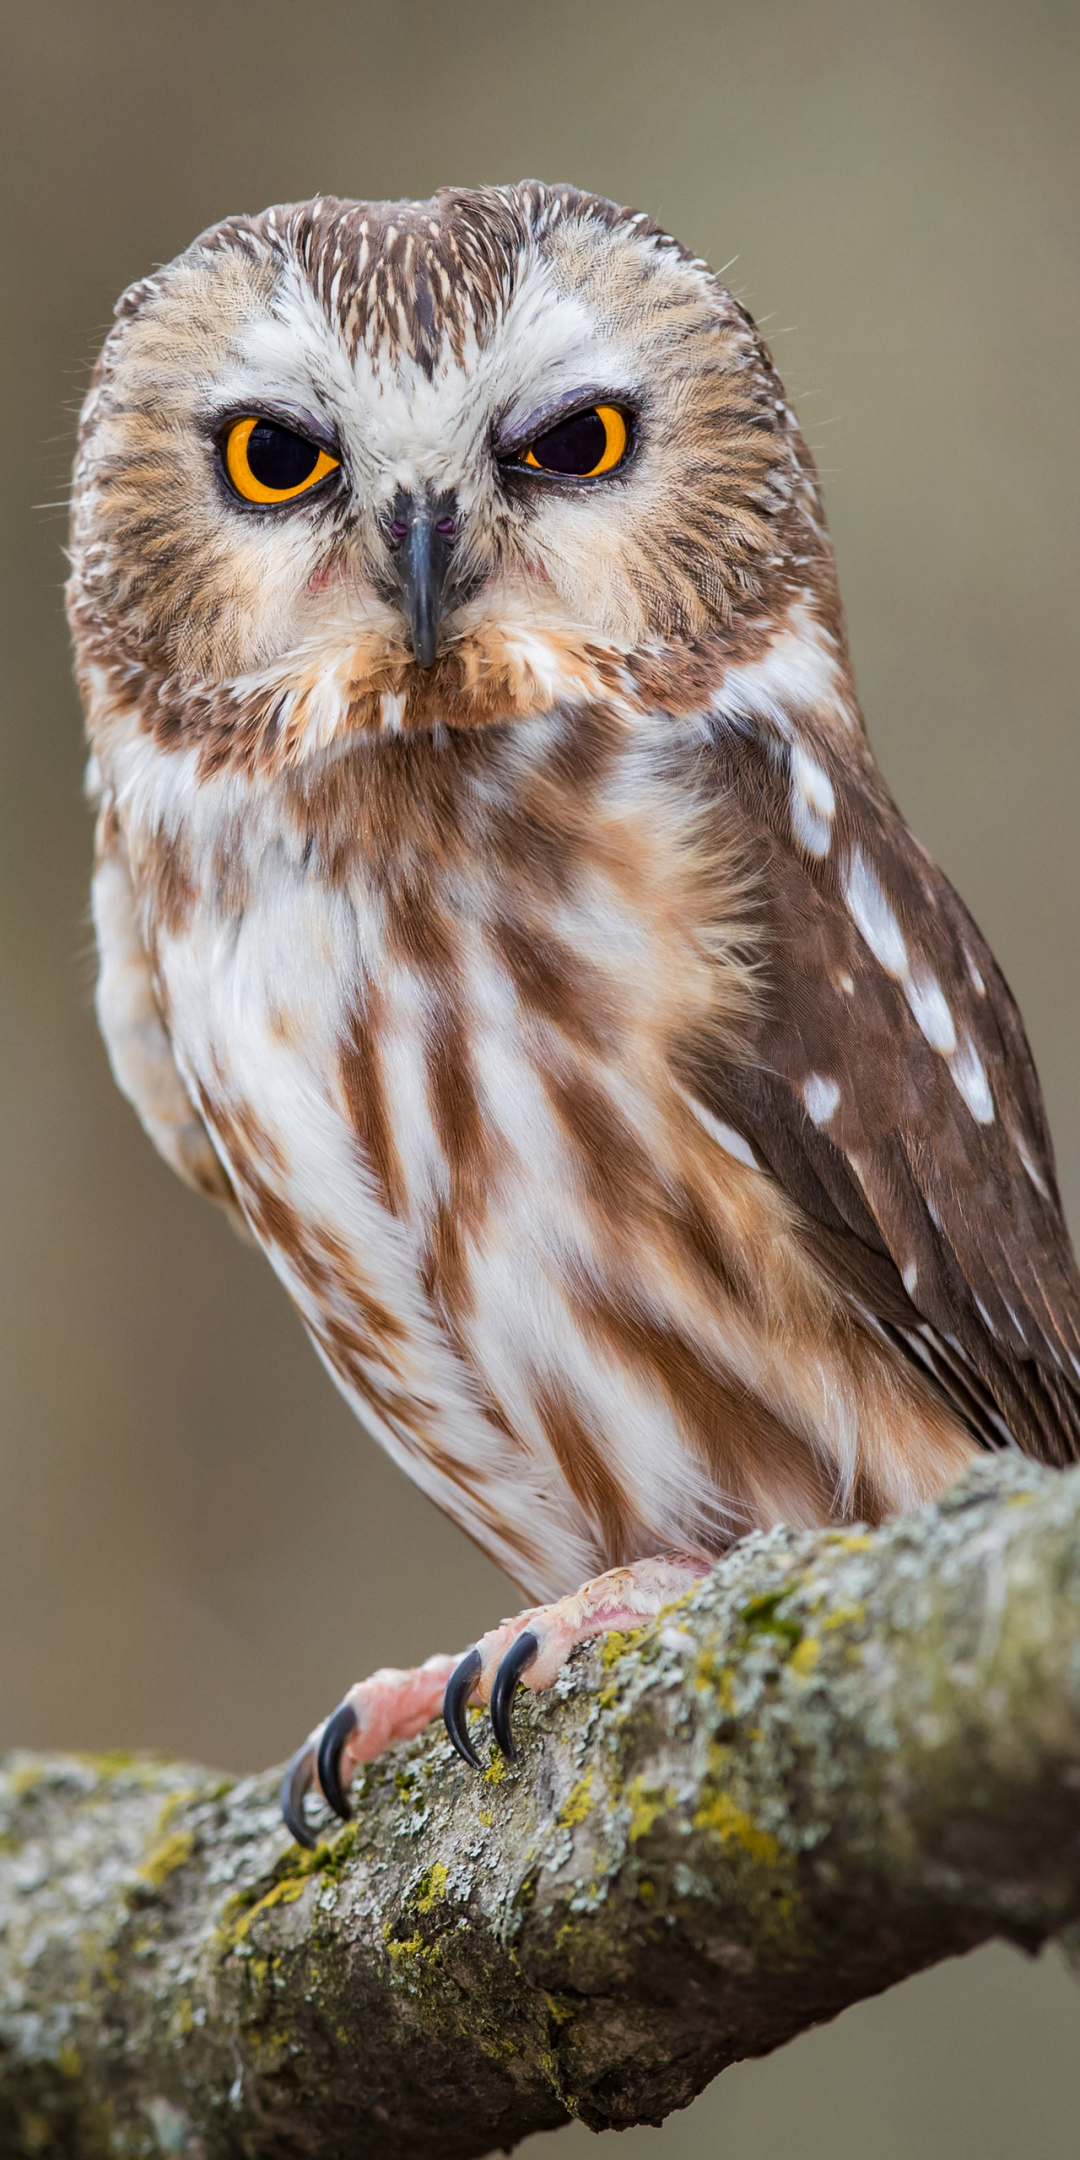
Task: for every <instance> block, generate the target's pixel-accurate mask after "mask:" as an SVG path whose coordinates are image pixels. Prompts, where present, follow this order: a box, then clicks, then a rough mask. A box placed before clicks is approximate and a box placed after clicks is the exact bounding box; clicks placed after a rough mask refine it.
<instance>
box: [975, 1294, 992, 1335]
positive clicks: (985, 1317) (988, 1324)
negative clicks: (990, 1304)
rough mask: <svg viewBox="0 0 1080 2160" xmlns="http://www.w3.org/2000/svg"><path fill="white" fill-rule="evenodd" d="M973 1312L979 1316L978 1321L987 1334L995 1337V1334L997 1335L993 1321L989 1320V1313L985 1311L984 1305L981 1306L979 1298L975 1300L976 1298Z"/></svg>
mask: <svg viewBox="0 0 1080 2160" xmlns="http://www.w3.org/2000/svg"><path fill="white" fill-rule="evenodd" d="M975 1310H976V1312H977V1313H978V1315H979V1318H980V1320H981V1321H982V1324H983V1326H984V1328H986V1330H987V1332H988V1333H989V1334H991V1335H996V1334H997V1329H996V1327H995V1326H994V1323H993V1321H992V1320H991V1318H990V1315H989V1313H988V1312H987V1310H986V1307H985V1305H984V1304H983V1301H982V1299H981V1297H977V1298H976V1300H975Z"/></svg>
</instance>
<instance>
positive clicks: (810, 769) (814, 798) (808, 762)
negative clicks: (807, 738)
mask: <svg viewBox="0 0 1080 2160" xmlns="http://www.w3.org/2000/svg"><path fill="white" fill-rule="evenodd" d="M835 811H836V796H835V794H834V793H833V784H832V781H831V780H830V778H829V775H828V773H827V772H826V771H825V769H824V767H823V766H821V765H819V764H818V762H817V760H816V758H812V757H811V756H810V754H809V752H808V751H806V750H804V749H803V747H802V744H801V743H798V742H796V743H793V744H792V748H791V822H792V825H793V826H794V829H795V838H796V839H797V840H798V841H799V842H800V843H801V845H802V846H803V847H804V848H805V849H806V851H807V853H808V854H809V855H816V856H818V857H819V858H820V857H821V856H823V855H827V854H828V852H829V846H830V843H831V840H832V821H833V816H834V814H835Z"/></svg>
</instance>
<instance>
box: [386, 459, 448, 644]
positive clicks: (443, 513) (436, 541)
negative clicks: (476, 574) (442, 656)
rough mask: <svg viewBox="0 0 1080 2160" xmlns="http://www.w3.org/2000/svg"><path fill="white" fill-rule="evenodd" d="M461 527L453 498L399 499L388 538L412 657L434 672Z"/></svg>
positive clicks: (391, 518)
mask: <svg viewBox="0 0 1080 2160" xmlns="http://www.w3.org/2000/svg"><path fill="white" fill-rule="evenodd" d="M457 527H458V520H457V502H456V500H455V498H454V496H453V495H438V496H436V497H434V499H433V498H432V497H431V496H429V495H404V494H402V495H398V496H396V497H395V499H394V503H393V506H392V509H391V516H390V524H389V527H388V530H387V539H388V542H389V546H390V550H391V553H392V556H393V559H394V570H395V575H396V581H397V585H398V590H399V592H400V594H401V599H402V604H403V606H404V609H405V613H406V615H407V616H408V618H409V637H410V642H411V644H412V649H413V657H414V659H416V660H417V661H418V662H419V664H420V666H421V667H422V668H429V667H434V665H435V661H436V658H437V656H438V651H439V630H440V627H441V625H442V619H443V614H444V612H445V607H446V589H447V584H448V581H449V576H450V561H451V557H452V555H453V551H454V541H455V539H456V538H457Z"/></svg>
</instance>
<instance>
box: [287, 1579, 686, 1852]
mask: <svg viewBox="0 0 1080 2160" xmlns="http://www.w3.org/2000/svg"><path fill="white" fill-rule="evenodd" d="M711 1564H712V1563H711V1561H709V1560H707V1559H704V1558H701V1557H699V1556H698V1555H697V1554H694V1553H669V1554H667V1555H665V1557H664V1558H663V1559H658V1560H635V1561H634V1562H633V1563H632V1565H631V1566H629V1567H621V1568H612V1569H611V1570H610V1571H609V1573H608V1574H606V1575H598V1576H597V1577H596V1578H595V1580H594V1581H593V1582H588V1583H585V1585H584V1586H583V1588H582V1589H580V1590H575V1591H574V1592H573V1593H572V1595H571V1596H569V1597H564V1598H560V1599H559V1600H558V1602H557V1604H554V1605H535V1606H533V1607H532V1608H531V1610H530V1611H528V1612H523V1613H519V1614H518V1615H517V1618H516V1619H514V1620H504V1621H503V1622H502V1625H501V1626H500V1627H497V1628H492V1629H491V1630H490V1632H489V1633H488V1634H487V1635H482V1636H481V1638H480V1641H479V1642H478V1643H476V1644H474V1646H473V1648H472V1649H471V1650H467V1651H466V1652H465V1655H464V1657H462V1658H452V1657H432V1658H429V1659H428V1661H427V1663H426V1665H414V1666H412V1667H411V1668H410V1669H408V1670H406V1671H397V1670H396V1669H395V1668H394V1667H392V1666H384V1667H383V1668H382V1670H381V1671H379V1672H377V1673H373V1674H372V1676H371V1678H370V1680H361V1681H358V1682H357V1685H356V1686H355V1687H352V1688H350V1689H349V1692H348V1694H347V1695H346V1696H345V1698H344V1700H343V1701H342V1702H341V1703H339V1705H338V1708H337V1709H336V1710H335V1711H334V1713H333V1715H332V1716H331V1717H328V1718H327V1719H325V1721H324V1722H323V1724H322V1725H317V1726H316V1728H315V1731H314V1732H313V1733H312V1734H311V1735H310V1736H309V1738H308V1739H307V1740H305V1742H304V1745H303V1747H302V1748H300V1749H298V1751H297V1753H296V1754H295V1755H294V1756H293V1759H292V1761H291V1763H290V1764H289V1767H288V1769H287V1770H286V1772H285V1776H284V1778H283V1779H282V1784H281V1812H282V1814H283V1816H284V1818H285V1822H286V1824H287V1826H288V1828H289V1829H290V1830H291V1831H292V1834H293V1836H294V1838H296V1840H297V1841H298V1843H299V1844H301V1845H306V1846H307V1847H308V1848H309V1850H310V1849H312V1848H313V1847H314V1845H315V1839H314V1837H313V1836H312V1834H311V1831H310V1829H309V1827H308V1824H307V1822H306V1820H305V1817H304V1797H305V1794H306V1793H307V1792H308V1791H309V1790H310V1789H311V1788H312V1787H313V1786H315V1785H316V1784H317V1785H318V1787H319V1789H320V1790H321V1792H322V1793H323V1796H324V1798H325V1799H326V1800H327V1801H328V1802H329V1805H330V1806H331V1807H332V1808H333V1810H334V1813H335V1814H336V1815H340V1817H341V1819H342V1821H343V1822H347V1821H348V1819H349V1803H348V1800H347V1798H346V1794H347V1791H348V1787H349V1783H350V1781H351V1778H352V1775H353V1772H354V1770H356V1769H357V1768H358V1767H359V1765H360V1764H361V1763H364V1762H371V1761H372V1760H373V1759H374V1757H375V1756H376V1755H381V1754H382V1751H383V1749H384V1748H386V1747H389V1745H390V1742H391V1741H392V1740H412V1739H414V1738H415V1736H416V1734H417V1733H419V1732H422V1731H423V1729H424V1726H425V1725H427V1724H429V1723H430V1721H431V1719H432V1718H433V1717H435V1716H436V1714H437V1712H438V1710H439V1709H440V1707H441V1709H442V1713H443V1717H444V1719H445V1721H446V1730H447V1732H448V1733H449V1735H450V1738H451V1740H452V1741H453V1743H454V1746H455V1747H456V1749H457V1751H458V1754H459V1755H460V1756H462V1757H463V1759H464V1760H465V1762H467V1763H470V1764H472V1766H473V1767H474V1768H475V1769H477V1770H479V1768H480V1758H479V1756H478V1755H477V1753H476V1750H475V1748H474V1747H473V1744H472V1741H471V1739H470V1737H469V1733H468V1729H467V1726H466V1722H465V1711H466V1707H467V1705H468V1704H469V1703H470V1702H474V1701H475V1702H481V1703H488V1704H490V1708H491V1729H492V1732H493V1733H494V1735H495V1740H496V1742H497V1744H498V1746H499V1747H500V1748H501V1750H502V1752H503V1754H504V1755H505V1756H506V1758H507V1761H508V1762H513V1761H514V1759H515V1757H516V1754H517V1750H516V1748H515V1746H514V1736H513V1732H512V1730H511V1725H510V1712H511V1707H512V1704H513V1700H514V1695H515V1692H516V1690H517V1688H518V1685H519V1683H520V1684H523V1685H524V1686H525V1687H528V1688H534V1689H540V1688H547V1687H550V1686H551V1683H552V1681H553V1680H554V1679H555V1678H556V1675H557V1674H558V1673H559V1672H560V1670H561V1668H562V1667H563V1665H565V1663H566V1660H567V1658H568V1657H569V1655H570V1652H571V1650H574V1649H576V1648H577V1645H578V1643H582V1642H589V1641H590V1640H591V1638H592V1637H593V1636H594V1635H607V1634H610V1633H611V1632H612V1630H613V1629H620V1630H621V1629H625V1628H635V1627H641V1626H642V1625H643V1623H644V1622H645V1621H647V1620H653V1619H655V1617H656V1615H657V1613H659V1612H660V1611H662V1609H663V1607H664V1606H665V1605H671V1604H673V1603H674V1602H675V1601H676V1599H678V1598H681V1597H685V1595H686V1593H687V1591H688V1590H691V1589H692V1588H693V1585H694V1584H695V1582H697V1581H699V1580H700V1578H701V1576H702V1575H704V1574H706V1573H707V1572H708V1570H709V1568H710V1566H711Z"/></svg>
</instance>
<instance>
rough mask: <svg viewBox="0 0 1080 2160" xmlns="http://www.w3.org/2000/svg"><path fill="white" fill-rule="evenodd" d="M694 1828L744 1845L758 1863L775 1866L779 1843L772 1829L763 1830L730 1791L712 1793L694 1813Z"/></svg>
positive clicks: (778, 1855) (728, 1841)
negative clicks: (738, 1804)
mask: <svg viewBox="0 0 1080 2160" xmlns="http://www.w3.org/2000/svg"><path fill="white" fill-rule="evenodd" d="M694 1828H695V1830H711V1831H712V1832H713V1833H714V1835H715V1836H716V1837H718V1838H719V1839H720V1842H721V1844H723V1845H741V1846H742V1848H743V1851H744V1852H747V1853H749V1855H750V1858H751V1860H753V1861H755V1862H756V1864H757V1865H758V1866H759V1867H775V1865H776V1863H777V1861H778V1860H779V1858H780V1847H779V1844H778V1843H777V1840H776V1839H775V1837H774V1836H773V1834H772V1831H771V1830H762V1829H760V1828H759V1826H758V1824H757V1823H756V1822H755V1821H754V1819H753V1816H752V1815H748V1814H747V1812H746V1809H745V1808H740V1807H736V1805H735V1802H734V1800H733V1799H732V1797H731V1794H730V1793H726V1792H718V1793H710V1794H709V1795H708V1797H707V1798H706V1799H704V1800H702V1802H701V1805H700V1807H698V1808H697V1810H696V1811H695V1814H694Z"/></svg>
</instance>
